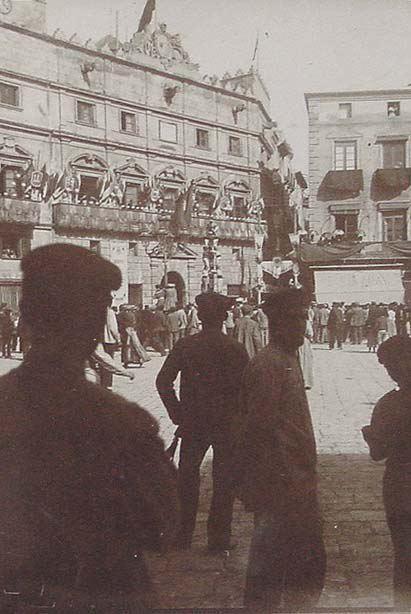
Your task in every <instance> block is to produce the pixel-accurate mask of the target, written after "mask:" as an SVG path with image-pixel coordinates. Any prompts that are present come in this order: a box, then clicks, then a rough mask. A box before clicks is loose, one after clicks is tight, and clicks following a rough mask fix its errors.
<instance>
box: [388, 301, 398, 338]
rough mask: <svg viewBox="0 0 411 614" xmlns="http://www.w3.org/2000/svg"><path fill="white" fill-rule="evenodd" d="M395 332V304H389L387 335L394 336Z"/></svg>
mask: <svg viewBox="0 0 411 614" xmlns="http://www.w3.org/2000/svg"><path fill="white" fill-rule="evenodd" d="M396 334H397V324H396V312H395V305H394V304H391V305H389V306H388V309H387V335H388V337H394V336H395V335H396Z"/></svg>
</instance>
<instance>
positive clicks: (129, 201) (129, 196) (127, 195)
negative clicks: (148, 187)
mask: <svg viewBox="0 0 411 614" xmlns="http://www.w3.org/2000/svg"><path fill="white" fill-rule="evenodd" d="M142 189H143V186H142V185H141V183H135V182H131V181H126V187H125V190H124V204H125V205H127V206H131V205H134V206H135V205H138V203H139V195H140V193H141V191H142Z"/></svg>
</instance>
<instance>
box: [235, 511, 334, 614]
mask: <svg viewBox="0 0 411 614" xmlns="http://www.w3.org/2000/svg"><path fill="white" fill-rule="evenodd" d="M325 570H326V554H325V548H324V543H323V538H322V530H321V523H320V519H319V518H318V521H312V520H311V521H308V522H305V521H304V519H303V518H302V519H301V522H300V523H298V524H296V523H295V522H293V521H291V520H290V516H289V515H287V514H282V515H278V514H277V515H275V514H271V513H269V512H268V513H267V512H264V513H257V514H255V517H254V534H253V537H252V541H251V548H250V554H249V559H248V569H247V577H246V586H245V594H244V605H245V606H246V607H248V608H250V611H260V610H262V611H267V612H275V611H280V608H284V609H285V611H287V612H301V611H304V610H305V611H307V610H308V611H311V608H314V607H315V605H316V604H317V602H318V600H319V598H320V595H321V591H322V589H323V587H324V579H325ZM281 611H283V610H281Z"/></svg>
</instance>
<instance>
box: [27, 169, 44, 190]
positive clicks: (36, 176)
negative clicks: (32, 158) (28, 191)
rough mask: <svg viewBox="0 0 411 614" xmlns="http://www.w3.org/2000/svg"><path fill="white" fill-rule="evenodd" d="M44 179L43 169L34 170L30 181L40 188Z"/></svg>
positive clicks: (34, 186)
mask: <svg viewBox="0 0 411 614" xmlns="http://www.w3.org/2000/svg"><path fill="white" fill-rule="evenodd" d="M42 180H43V173H42V172H41V171H33V172H32V173H31V179H30V183H31V185H32V187H33V188H40V187H41V182H42Z"/></svg>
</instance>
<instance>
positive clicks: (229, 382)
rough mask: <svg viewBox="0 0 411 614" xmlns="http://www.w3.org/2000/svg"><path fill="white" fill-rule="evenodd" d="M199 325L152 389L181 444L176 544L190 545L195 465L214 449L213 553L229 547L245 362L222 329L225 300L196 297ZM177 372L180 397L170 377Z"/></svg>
mask: <svg viewBox="0 0 411 614" xmlns="http://www.w3.org/2000/svg"><path fill="white" fill-rule="evenodd" d="M196 303H197V305H198V317H199V319H200V320H201V322H202V325H203V329H202V330H201V331H200V332H199V333H198V334H197V335H190V336H188V337H185V338H183V339H181V340H180V341H178V342H177V344H176V345H175V346H174V348H173V349H172V350H171V352H170V354H169V356H168V357H167V359H166V361H165V363H164V365H163V367H162V369H161V371H160V373H159V374H158V376H157V381H156V384H157V390H158V392H159V394H160V397H161V399H162V401H163V403H164V405H165V407H166V409H167V411H168V414H169V416H170V418H171V420H172V421H173V422H174V424H178V425H179V426H180V428H179V431H180V433H181V438H182V443H181V451H180V463H179V474H178V481H179V492H180V502H181V514H182V528H181V534H180V540H179V544H180V547H181V548H189V547H190V546H191V541H192V537H193V532H194V528H195V522H196V515H197V507H198V497H199V488H200V466H201V463H202V461H203V458H204V456H205V454H206V452H207V450H208V448H209V447H210V446H212V448H213V496H212V501H211V509H210V514H209V518H208V547H209V551H210V552H212V553H218V552H222V551H224V550H227V549H229V548H230V536H231V520H232V512H233V498H234V497H233V488H232V471H233V466H232V462H233V446H234V441H235V432H236V430H237V421H238V418H239V408H238V390H239V382H240V381H241V376H242V373H243V371H244V368H245V366H246V364H247V362H248V356H247V352H246V350H245V349H244V347H243V346H242V345H241V344H240V343H238V342H237V341H235V340H234V339H232V338H231V337H228V336H227V335H224V334H223V333H222V332H221V328H222V324H223V322H224V320H225V318H226V315H227V309H228V308H229V307H230V302H229V300H228V299H227V297H224V296H222V295H220V294H217V293H214V292H210V293H205V294H200V295H199V296H197V297H196ZM179 373H181V384H180V395H179V396H180V398H178V397H177V395H176V392H175V390H174V381H175V379H176V377H177V375H178V374H179Z"/></svg>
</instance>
